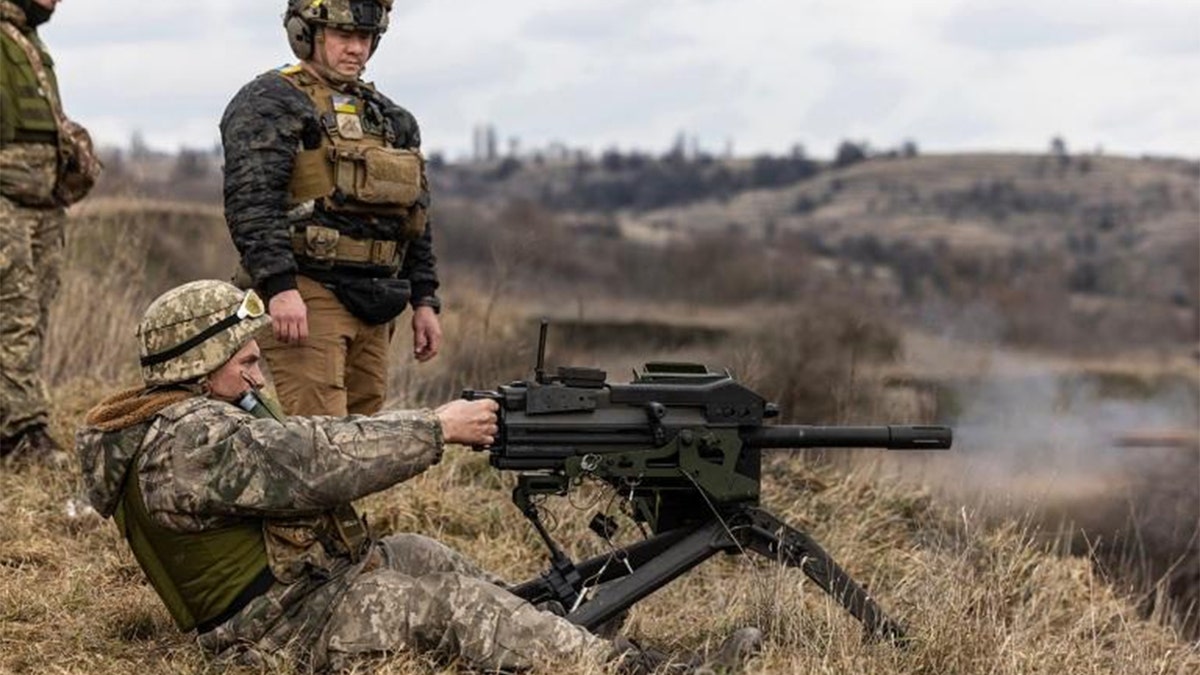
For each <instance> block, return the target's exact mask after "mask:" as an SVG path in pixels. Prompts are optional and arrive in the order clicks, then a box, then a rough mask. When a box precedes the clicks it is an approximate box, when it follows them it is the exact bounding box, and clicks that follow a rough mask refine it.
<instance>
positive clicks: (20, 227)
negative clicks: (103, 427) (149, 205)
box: [0, 197, 66, 438]
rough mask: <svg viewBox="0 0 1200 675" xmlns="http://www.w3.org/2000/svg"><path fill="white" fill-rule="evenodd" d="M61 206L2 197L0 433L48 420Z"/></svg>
mask: <svg viewBox="0 0 1200 675" xmlns="http://www.w3.org/2000/svg"><path fill="white" fill-rule="evenodd" d="M65 221H66V216H65V212H64V211H63V210H62V209H61V208H57V207H50V208H27V207H23V206H20V205H18V204H15V203H13V202H11V201H9V200H8V199H5V198H4V197H0V437H3V438H11V437H13V436H16V435H17V434H19V433H20V432H22V431H24V430H25V429H27V428H29V427H32V426H35V425H38V424H45V423H46V421H47V415H48V412H47V408H48V404H47V396H46V385H45V383H44V382H43V381H42V375H41V369H42V345H43V343H44V342H45V338H46V319H47V317H48V316H49V314H50V303H51V301H53V300H54V296H55V295H57V294H58V285H59V272H60V270H61V268H62V257H63V237H64V234H63V231H64V230H63V228H64V225H65Z"/></svg>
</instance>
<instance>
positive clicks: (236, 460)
mask: <svg viewBox="0 0 1200 675" xmlns="http://www.w3.org/2000/svg"><path fill="white" fill-rule="evenodd" d="M138 436H140V438H138ZM442 444H443V441H442V432H441V426H440V424H439V423H438V420H437V417H436V416H435V415H434V413H433V412H432V411H430V410H420V411H388V412H384V413H380V414H378V415H375V416H371V417H366V416H350V417H345V418H332V417H309V418H305V417H294V418H288V419H287V420H286V421H284V422H278V421H275V420H272V419H259V418H256V417H254V416H252V415H251V414H249V413H247V412H244V411H242V410H241V409H240V408H238V407H237V406H234V405H231V404H229V403H224V402H221V401H216V400H212V399H209V398H204V397H193V398H189V399H186V400H184V401H182V402H179V403H175V404H172V405H169V406H167V407H165V408H163V409H161V410H159V411H158V412H157V413H155V414H154V416H153V417H152V418H151V419H150V420H149V421H148V422H141V423H137V424H132V425H130V426H128V427H125V428H123V429H119V430H110V431H103V430H101V429H99V428H96V427H84V428H83V429H81V430H80V431H79V434H78V436H77V443H76V449H77V451H78V453H79V457H80V461H81V466H82V470H83V479H84V485H85V488H86V489H87V494H88V498H89V500H90V502H91V503H92V506H93V507H95V508H96V510H97V511H99V512H100V514H101V515H103V516H105V517H110V516H112V515H113V513H114V512H115V511H116V509H117V506H118V504H119V503H120V500H121V499H122V493H123V485H124V483H125V481H126V475H127V474H128V473H129V472H130V471H133V472H135V473H134V474H132V475H131V476H130V477H131V478H134V477H135V478H136V480H138V481H139V486H140V488H141V490H142V494H143V498H144V501H145V505H146V508H147V510H148V512H149V513H150V516H151V517H152V518H153V519H154V520H155V522H157V523H158V524H160V525H162V526H164V527H167V528H170V529H172V530H175V531H180V532H200V531H205V530H210V529H218V528H221V527H225V526H228V525H230V524H233V523H236V522H245V521H246V520H247V519H249V520H251V521H257V522H262V523H266V524H268V525H270V524H271V523H274V522H284V523H285V524H291V523H295V522H300V519H303V518H305V517H309V516H317V515H321V514H323V513H327V512H329V511H330V510H331V509H333V508H334V507H336V506H338V505H341V504H346V503H348V502H349V501H351V500H354V499H358V498H360V497H363V496H365V495H368V494H371V493H374V492H378V491H380V490H383V489H385V488H388V487H390V486H392V485H395V484H396V483H398V482H401V481H403V480H405V479H407V478H410V477H412V476H415V475H417V474H419V473H421V472H423V471H424V470H425V469H427V468H428V467H429V466H431V465H433V464H435V463H436V462H437V461H438V460H439V459H440V458H441V453H442ZM135 459H136V466H134V462H135ZM361 565H362V563H353V562H351V561H350V560H349V559H335V560H332V561H329V564H328V566H327V567H326V569H323V570H320V573H319V574H317V573H314V574H312V575H307V576H302V577H300V578H298V579H295V580H292V581H291V582H290V583H283V582H279V583H275V584H274V585H273V586H272V587H271V588H270V590H268V591H267V592H266V593H265V594H264V595H262V596H259V597H258V598H256V599H254V600H253V601H251V602H250V603H249V604H248V605H247V606H246V607H245V608H244V609H242V610H241V611H240V612H239V613H238V614H236V615H235V616H234V617H233V618H232V619H230V620H228V621H226V622H225V623H224V624H222V625H221V626H220V627H218V628H217V629H215V630H212V631H211V632H209V633H205V634H204V635H202V636H201V638H200V639H201V644H202V645H203V646H205V647H206V648H208V649H209V650H211V651H214V652H222V651H225V650H227V649H229V648H231V647H234V646H235V645H242V646H247V645H253V646H254V647H255V649H254V651H255V652H256V653H258V654H270V653H274V652H280V651H288V650H289V649H290V648H295V649H296V650H298V651H299V653H298V654H297V655H298V656H299V657H301V658H305V655H304V653H303V652H304V650H305V649H306V648H308V647H311V645H313V644H314V643H315V642H316V637H317V633H319V630H320V628H321V624H323V620H322V618H323V617H325V616H327V615H328V612H329V611H331V609H332V607H333V605H334V603H336V601H337V600H338V599H339V598H340V597H341V594H342V592H344V590H345V589H346V587H347V586H348V585H349V584H350V583H351V582H352V581H353V579H354V578H355V577H356V576H357V573H358V571H359V570H360V569H361ZM273 571H274V568H273ZM297 615H303V616H305V617H308V618H309V619H311V620H306V621H303V622H297V621H295V620H293V619H294V617H295V616H297Z"/></svg>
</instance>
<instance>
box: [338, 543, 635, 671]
mask: <svg viewBox="0 0 1200 675" xmlns="http://www.w3.org/2000/svg"><path fill="white" fill-rule="evenodd" d="M380 546H381V547H382V549H383V551H384V553H385V555H384V558H385V563H384V565H383V566H381V567H380V568H379V569H376V570H372V571H365V572H363V573H362V574H361V575H360V576H359V577H358V578H357V579H355V581H354V582H353V583H352V584H351V585H350V587H349V589H348V590H347V591H346V595H345V596H344V597H343V598H342V600H341V602H339V603H338V605H337V607H335V608H334V610H333V613H332V615H331V616H330V618H329V622H328V624H327V625H326V628H325V632H324V634H323V635H322V638H321V641H320V643H319V645H318V654H317V663H318V664H320V665H326V664H327V665H329V666H331V667H333V668H334V669H341V668H346V667H349V666H351V665H352V664H353V662H354V658H355V657H357V656H362V655H373V654H380V653H387V652H396V651H400V650H413V651H419V652H426V653H431V654H434V655H438V656H441V657H443V658H453V657H461V658H463V659H464V660H465V661H467V662H468V663H469V664H471V666H473V667H474V668H477V669H481V670H486V671H488V672H494V671H514V670H524V669H528V668H531V667H533V666H534V665H535V664H543V665H548V664H556V663H563V662H570V661H578V660H586V661H591V662H593V663H600V662H602V661H603V660H605V658H606V657H607V656H608V655H609V653H610V652H611V651H612V645H611V644H610V643H609V642H607V641H606V640H602V639H600V638H598V637H596V636H594V635H592V634H591V633H589V632H587V630H585V629H583V628H581V627H580V626H576V625H575V624H572V623H571V622H569V621H567V620H566V619H563V618H561V617H559V616H556V615H554V614H550V613H549V612H542V611H539V610H537V609H536V608H534V607H533V606H532V605H530V604H529V603H528V602H525V601H524V600H521V599H520V598H518V597H516V596H515V595H513V594H511V593H509V592H507V591H505V590H504V589H503V588H501V587H500V586H498V585H497V584H496V583H494V582H495V581H496V580H495V579H494V578H488V577H487V575H485V574H484V573H483V572H482V571H480V570H479V569H478V568H477V567H475V565H474V564H472V563H471V562H470V561H468V560H466V559H465V558H464V557H463V556H461V555H459V554H458V553H456V552H455V551H453V550H451V549H450V548H448V547H446V546H443V545H442V544H440V543H438V542H436V541H433V540H431V539H427V538H425V537H421V536H418V535H399V536H393V537H388V538H386V539H385V540H384V541H383V542H381V544H380Z"/></svg>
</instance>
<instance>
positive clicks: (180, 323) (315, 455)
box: [77, 281, 759, 672]
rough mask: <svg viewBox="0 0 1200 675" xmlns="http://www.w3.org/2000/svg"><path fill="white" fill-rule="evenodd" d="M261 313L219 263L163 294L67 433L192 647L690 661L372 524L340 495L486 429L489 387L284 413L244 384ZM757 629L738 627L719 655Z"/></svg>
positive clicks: (434, 457) (268, 652)
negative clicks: (582, 623)
mask: <svg viewBox="0 0 1200 675" xmlns="http://www.w3.org/2000/svg"><path fill="white" fill-rule="evenodd" d="M269 321H270V319H269V317H267V316H266V315H265V314H264V311H263V307H262V302H261V300H259V298H258V296H257V295H255V294H254V292H253V291H250V292H247V293H243V292H242V291H239V290H238V289H237V288H235V287H234V286H232V285H230V284H227V283H224V282H220V281H196V282H192V283H189V284H185V285H183V286H181V287H179V288H176V289H174V290H172V291H169V292H167V293H166V294H164V295H162V296H161V297H159V298H158V299H157V300H155V301H154V302H153V303H152V304H151V305H150V307H149V309H147V311H146V314H145V316H144V317H143V319H142V321H141V323H140V325H139V326H138V340H139V348H140V355H141V366H142V376H143V379H144V380H145V386H144V387H141V388H137V389H133V390H129V391H125V392H122V393H120V394H117V395H115V396H113V397H110V398H109V399H107V400H105V401H104V402H102V403H100V404H99V405H98V406H96V407H95V408H93V409H92V410H91V411H90V412H89V413H88V416H87V420H86V426H85V427H84V428H83V429H81V430H80V432H79V437H78V447H77V449H78V452H79V455H80V458H81V461H82V467H83V475H84V481H85V484H86V486H87V489H88V496H89V499H90V500H91V502H92V505H93V506H94V507H95V508H96V509H97V510H98V511H99V512H100V513H101V514H102V515H104V516H106V517H108V516H112V517H114V518H115V520H116V523H117V525H118V526H119V527H120V529H121V532H122V534H123V535H124V536H125V538H126V540H127V541H128V542H129V545H130V547H131V548H132V550H133V553H134V556H135V557H136V558H137V560H138V563H139V564H140V565H141V567H142V569H143V571H144V572H145V573H146V576H147V577H149V579H150V582H151V584H152V585H153V586H154V589H155V590H156V591H157V592H158V595H159V597H160V598H161V599H162V601H163V603H164V604H165V605H166V606H167V609H168V610H169V611H170V613H171V616H172V617H173V618H174V619H175V622H176V623H177V624H178V626H179V628H180V629H181V630H183V631H191V630H196V631H197V632H198V634H199V642H200V644H201V646H203V647H204V648H205V649H206V650H208V651H209V652H212V653H215V654H219V655H221V656H222V658H227V659H230V660H232V661H241V662H250V663H255V662H259V663H261V662H264V661H274V660H276V659H279V658H285V659H295V660H296V661H298V662H300V663H301V664H304V665H306V666H309V667H313V668H315V669H326V668H334V669H337V668H342V667H346V666H348V665H349V664H350V663H351V662H352V661H353V659H354V658H355V657H357V656H362V655H378V654H381V653H387V652H394V651H398V650H415V651H422V652H431V653H434V654H436V655H439V656H442V657H448V658H452V657H460V658H462V659H463V660H464V661H465V662H466V663H468V664H470V665H472V666H474V667H477V668H481V669H486V670H488V671H493V670H519V669H524V668H528V667H531V666H533V665H534V664H538V663H541V664H554V663H561V662H563V661H568V662H579V660H582V662H583V663H593V664H603V663H609V662H611V663H613V664H614V665H616V666H618V667H620V668H621V669H622V670H624V671H626V672H651V671H654V670H656V669H660V668H662V667H663V666H670V667H672V668H673V669H672V672H686V671H687V670H690V669H692V668H694V667H695V666H696V664H698V662H699V659H696V658H695V657H690V658H679V657H673V658H668V657H666V656H664V655H663V654H661V653H658V652H654V651H651V650H643V649H641V648H638V647H637V646H635V645H633V644H632V643H631V642H629V641H628V640H624V639H621V638H618V639H617V640H616V641H613V642H610V641H608V640H604V639H601V638H599V637H597V636H595V635H592V634H591V633H588V632H587V631H586V630H584V629H583V628H581V627H579V626H576V625H574V624H572V623H570V622H568V621H566V620H565V619H563V618H561V617H559V616H557V615H555V614H553V613H550V612H546V611H540V610H538V609H537V608H535V607H533V606H532V605H530V604H529V603H527V602H525V601H523V600H521V599H520V598H518V597H516V596H514V595H512V594H511V593H509V592H507V591H506V590H504V589H503V588H502V587H501V585H500V582H499V581H498V580H497V579H496V578H494V577H493V576H491V575H490V574H488V573H486V572H484V571H482V570H481V569H479V568H478V567H477V566H476V565H474V564H473V563H472V562H470V561H469V560H467V559H466V558H465V557H463V556H462V555H460V554H458V553H457V552H455V551H453V550H451V549H450V548H448V547H446V546H444V545H442V544H440V543H438V542H436V541H434V540H432V539H429V538H426V537H422V536H419V535H414V534H401V535H393V536H388V537H385V538H383V539H382V540H375V539H372V538H371V537H370V536H369V535H368V534H367V532H366V530H365V528H364V527H363V524H362V520H361V519H360V517H359V516H358V515H357V514H356V513H355V511H354V508H353V507H352V506H351V503H350V502H351V501H352V500H355V499H358V498H361V497H364V496H366V495H369V494H371V493H374V492H378V491H380V490H383V489H386V488H388V487H391V486H392V485H395V484H396V483H399V482H401V481H404V480H407V479H408V478H411V477H413V476H415V475H417V474H419V473H421V472H422V471H424V470H425V469H427V468H429V467H430V466H431V465H433V464H435V463H437V462H438V460H439V459H440V458H441V455H442V451H443V447H444V444H447V443H455V444H469V445H486V444H488V443H490V442H491V441H492V436H493V435H494V434H495V433H496V405H495V403H494V402H492V401H486V400H482V401H464V400H458V401H452V402H450V403H447V404H445V405H443V406H441V407H440V408H437V409H436V410H427V409H426V410H391V411H384V412H382V413H379V414H377V415H374V416H349V417H342V418H334V417H312V418H305V417H290V418H283V417H282V416H280V415H278V414H277V413H275V412H274V409H273V407H272V406H270V404H269V403H264V402H263V400H264V399H261V398H259V397H258V390H259V389H260V388H261V387H262V386H263V385H264V379H263V375H262V371H261V370H260V369H259V359H260V354H259V349H258V345H257V344H256V342H255V340H254V338H253V335H254V334H255V332H256V331H258V330H259V329H261V328H263V327H264V326H266V325H267V324H268V323H269ZM758 639H759V634H758V631H756V630H754V629H743V630H742V631H738V632H737V633H735V634H734V636H733V638H731V640H727V641H726V646H725V647H723V648H722V650H720V652H719V653H718V655H717V663H719V664H720V665H724V666H729V665H731V664H734V663H736V661H737V660H739V659H740V658H742V657H743V656H744V654H745V653H747V651H749V650H750V649H753V648H754V647H755V646H756V645H757V642H758Z"/></svg>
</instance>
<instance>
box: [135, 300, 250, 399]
mask: <svg viewBox="0 0 1200 675" xmlns="http://www.w3.org/2000/svg"><path fill="white" fill-rule="evenodd" d="M269 323H271V317H269V316H267V314H266V308H265V307H264V306H263V302H262V300H261V299H260V298H259V297H258V295H257V294H256V293H255V292H254V291H252V290H251V291H243V290H241V289H239V288H238V287H237V286H234V285H233V284H230V283H226V282H224V281H215V280H210V279H205V280H201V281H193V282H191V283H187V284H184V285H182V286H179V287H177V288H173V289H171V290H169V291H167V292H166V293H163V294H162V295H160V296H158V298H156V299H155V300H154V302H152V303H150V306H149V307H148V308H146V313H145V315H143V316H142V320H141V322H140V323H139V324H138V329H137V336H138V351H139V356H140V357H141V364H142V379H143V380H145V381H146V384H147V385H151V386H154V385H162V384H173V383H177V382H187V381H188V380H194V379H196V378H198V377H201V376H204V375H207V374H209V373H211V372H213V371H215V370H217V369H218V368H220V367H221V366H222V365H224V364H225V362H226V361H228V360H229V359H230V357H232V356H233V355H234V354H236V353H237V351H238V350H239V349H241V348H242V347H243V346H245V344H246V343H247V342H249V341H250V339H251V338H253V337H254V334H255V333H256V332H258V330H259V329H260V328H262V327H263V326H266V325H267V324H269Z"/></svg>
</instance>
